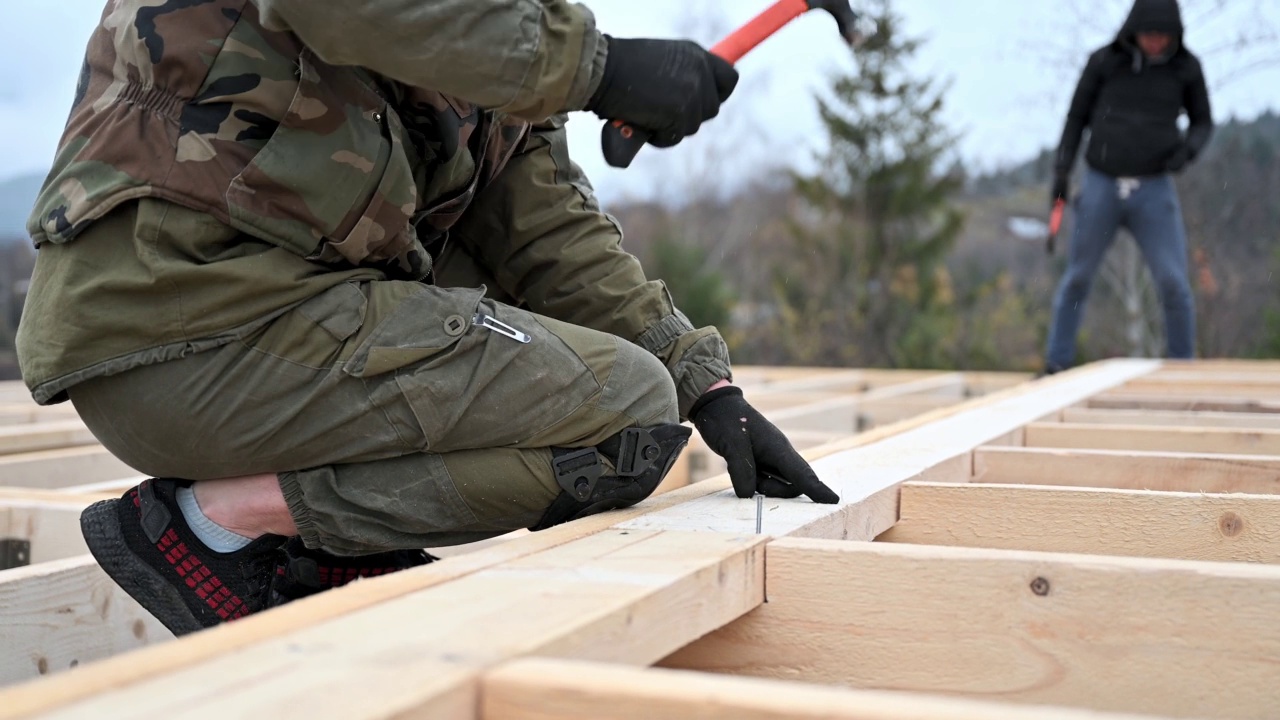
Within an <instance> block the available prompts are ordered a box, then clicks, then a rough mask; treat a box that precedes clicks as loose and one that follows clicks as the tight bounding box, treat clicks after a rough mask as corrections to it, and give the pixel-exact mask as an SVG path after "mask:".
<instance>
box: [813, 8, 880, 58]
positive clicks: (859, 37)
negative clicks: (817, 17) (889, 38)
mask: <svg viewBox="0 0 1280 720" xmlns="http://www.w3.org/2000/svg"><path fill="white" fill-rule="evenodd" d="M806 2H808V4H809V9H810V10H826V11H827V12H829V13H831V16H832V17H834V18H835V19H836V29H837V30H839V31H840V37H843V38H844V41H845V42H847V43H849V45H850V46H851V47H857V46H858V45H861V44H862V41H863V40H865V39H866V38H867V36H868V35H871V34H874V33H875V27H874V23H873V22H872V21H871V19H870V18H864V17H862V16H860V15H858V13H856V12H854V11H853V8H852V7H850V6H849V0H806Z"/></svg>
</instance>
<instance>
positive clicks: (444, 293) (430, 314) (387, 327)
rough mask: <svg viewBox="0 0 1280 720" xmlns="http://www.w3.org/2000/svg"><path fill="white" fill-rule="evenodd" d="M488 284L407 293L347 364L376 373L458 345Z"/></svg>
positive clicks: (364, 373)
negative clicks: (476, 286)
mask: <svg viewBox="0 0 1280 720" xmlns="http://www.w3.org/2000/svg"><path fill="white" fill-rule="evenodd" d="M484 292H485V290H484V288H483V287H481V288H440V287H436V286H434V285H423V286H422V287H421V289H419V290H418V291H417V292H415V293H414V294H412V295H410V296H408V297H406V298H404V299H402V300H400V301H399V303H398V304H397V305H396V307H395V309H393V310H392V311H391V312H390V313H388V314H387V316H386V317H385V319H383V320H382V321H381V322H379V323H378V325H377V327H375V328H374V329H373V331H372V332H371V333H370V334H369V337H367V338H365V340H364V342H362V343H361V344H360V346H359V347H357V348H356V350H355V352H354V353H353V354H352V356H351V358H350V359H349V360H347V362H346V363H345V364H344V365H343V368H342V369H343V371H344V372H346V373H347V374H348V375H353V376H355V377H360V378H371V377H376V376H379V375H383V374H386V373H390V372H393V371H397V370H401V369H403V368H407V367H409V366H411V365H413V366H416V365H418V364H419V363H422V362H424V361H426V360H429V359H431V358H433V357H435V356H437V355H440V354H441V353H445V352H446V351H448V350H449V349H451V348H452V347H453V346H455V345H457V344H458V343H459V342H461V341H462V339H463V338H464V337H465V336H466V335H467V331H468V330H470V329H471V326H472V321H473V319H474V318H475V315H476V311H477V310H478V309H479V306H480V300H481V299H483V298H484Z"/></svg>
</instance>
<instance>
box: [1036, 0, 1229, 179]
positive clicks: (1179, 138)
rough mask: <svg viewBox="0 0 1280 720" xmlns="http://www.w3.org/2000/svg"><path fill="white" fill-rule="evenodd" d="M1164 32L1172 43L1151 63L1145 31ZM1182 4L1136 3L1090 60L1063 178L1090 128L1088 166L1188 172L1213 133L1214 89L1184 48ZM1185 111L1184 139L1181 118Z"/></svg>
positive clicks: (1074, 106)
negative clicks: (1143, 43)
mask: <svg viewBox="0 0 1280 720" xmlns="http://www.w3.org/2000/svg"><path fill="white" fill-rule="evenodd" d="M1144 31H1150V32H1157V31H1158V32H1166V33H1169V34H1170V35H1172V36H1173V38H1174V41H1173V44H1172V45H1171V46H1170V48H1169V50H1168V51H1167V52H1166V53H1165V55H1164V56H1163V57H1160V58H1147V57H1146V56H1145V55H1144V54H1143V53H1142V51H1141V50H1140V49H1139V48H1138V42H1137V34H1138V33H1139V32H1144ZM1183 31H1184V29H1183V25H1182V13H1181V12H1180V11H1179V8H1178V0H1136V1H1135V2H1134V5H1133V10H1132V11H1131V12H1130V13H1129V19H1128V20H1126V21H1125V23H1124V27H1123V28H1122V29H1121V30H1120V33H1119V35H1117V36H1116V39H1115V41H1114V42H1112V43H1110V44H1109V45H1107V46H1106V47H1103V48H1102V49H1100V50H1098V51H1097V52H1095V53H1094V54H1093V55H1092V56H1090V58H1089V64H1088V65H1087V66H1086V67H1085V69H1084V74H1083V75H1082V76H1081V78H1080V84H1079V85H1078V86H1077V87H1076V92H1075V97H1073V98H1072V100H1071V110H1070V111H1069V112H1068V113H1067V125H1066V129H1065V130H1064V131H1063V133H1062V142H1061V144H1059V146H1058V155H1057V162H1056V169H1057V172H1058V175H1059V177H1065V176H1066V175H1068V174H1069V172H1070V170H1071V166H1072V164H1073V163H1074V162H1075V157H1076V152H1077V150H1078V149H1079V147H1080V139H1081V136H1082V134H1083V133H1084V129H1085V128H1086V127H1088V128H1089V130H1090V138H1089V147H1088V149H1087V150H1086V152H1085V161H1086V162H1087V163H1088V164H1089V165H1090V166H1091V167H1093V168H1095V169H1097V170H1099V171H1101V172H1104V173H1106V174H1108V175H1112V176H1115V177H1142V176H1147V175H1159V174H1161V173H1165V172H1170V171H1177V170H1180V169H1182V166H1183V165H1185V164H1186V163H1187V162H1189V161H1190V160H1193V159H1195V157H1196V156H1197V155H1199V154H1200V151H1201V150H1203V149H1204V146H1205V145H1206V144H1207V143H1208V142H1209V137H1210V135H1212V134H1213V116H1212V112H1211V110H1210V107H1209V91H1208V89H1207V88H1206V87H1205V82H1204V73H1203V71H1202V70H1201V68H1200V61H1199V60H1197V59H1196V56H1195V55H1192V54H1191V51H1190V50H1188V49H1187V48H1186V46H1185V45H1184V44H1183V42H1182V37H1183ZM1184 110H1185V111H1186V113H1187V117H1188V119H1189V120H1190V126H1189V127H1188V129H1187V132H1186V135H1185V137H1184V135H1183V133H1182V131H1181V130H1180V129H1179V128H1178V117H1179V116H1180V115H1181V114H1182V112H1183V111H1184Z"/></svg>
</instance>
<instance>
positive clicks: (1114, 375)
mask: <svg viewBox="0 0 1280 720" xmlns="http://www.w3.org/2000/svg"><path fill="white" fill-rule="evenodd" d="M1156 367H1159V363H1157V362H1152V361H1145V360H1122V361H1112V362H1107V363H1100V364H1098V365H1096V366H1092V367H1089V368H1084V369H1081V370H1079V371H1072V372H1068V373H1063V374H1061V375H1058V376H1054V377H1052V378H1049V379H1047V380H1043V381H1040V382H1036V383H1030V384H1028V385H1026V386H1023V387H1018V388H1014V389H1012V390H1010V391H1007V392H1005V393H997V394H994V395H990V396H987V397H984V398H978V399H976V400H973V401H970V402H969V403H966V404H965V405H963V406H961V407H962V408H963V410H957V412H955V413H954V414H952V415H949V416H947V417H945V418H942V419H933V420H932V421H929V422H927V424H924V425H923V426H921V427H917V428H916V429H914V430H909V431H906V432H902V433H899V434H897V435H894V436H892V437H889V438H887V439H885V440H883V441H881V442H877V443H874V444H871V445H866V446H862V447H857V448H854V449H852V450H849V451H847V452H838V453H835V454H832V455H828V456H826V457H823V458H821V459H819V460H817V461H815V462H814V463H813V468H814V471H815V472H816V473H817V474H818V477H819V478H821V479H822V480H823V481H824V482H826V483H827V484H828V485H829V486H831V487H832V489H834V490H835V491H836V492H837V494H839V495H840V497H841V502H840V504H838V505H818V504H816V503H812V502H809V501H808V500H807V499H803V498H802V499H799V500H793V501H770V502H767V503H766V511H765V513H764V525H763V530H764V532H765V533H767V534H771V535H774V536H781V535H800V536H808V537H829V538H845V539H858V540H871V539H873V538H875V537H876V536H877V535H879V534H880V533H882V532H884V531H885V530H888V529H889V528H890V527H892V526H893V523H894V522H895V521H896V520H897V505H898V496H897V488H898V485H900V484H901V483H903V482H906V481H908V480H914V479H919V477H920V475H921V474H923V473H926V472H928V471H929V470H930V469H931V468H933V467H935V466H937V465H939V464H941V463H944V462H948V461H951V460H952V459H954V458H956V457H958V456H965V457H966V458H967V456H968V455H969V453H970V452H971V451H972V450H973V448H974V447H977V446H979V445H982V444H985V443H989V442H992V441H995V440H997V439H999V438H1000V437H1002V436H1005V435H1008V434H1009V433H1012V432H1017V431H1019V429H1020V428H1021V427H1022V426H1024V425H1026V424H1027V423H1029V422H1031V421H1033V420H1035V419H1036V418H1039V417H1042V416H1044V415H1045V414H1046V413H1049V412H1052V411H1054V410H1058V409H1061V408H1063V407H1068V406H1070V405H1072V404H1074V403H1077V402H1080V401H1081V400H1083V399H1085V398H1088V397H1090V396H1091V395H1093V394H1095V393H1097V392H1101V391H1103V390H1105V389H1107V388H1109V387H1113V386H1115V385H1117V384H1120V383H1123V382H1125V381H1127V380H1129V379H1131V378H1134V377H1139V376H1141V375H1143V374H1146V373H1148V372H1151V371H1152V370H1154V369H1155V368H1156ZM921 417H922V418H924V417H928V416H921ZM721 487H722V488H725V489H722V490H720V491H719V492H716V493H714V494H709V495H706V496H703V497H699V498H696V499H692V500H690V501H688V502H686V503H682V504H681V505H679V506H678V507H672V508H669V509H666V510H661V511H658V512H654V513H650V514H647V515H644V516H641V517H637V518H635V519H633V520H630V521H628V522H626V523H624V524H622V525H621V527H627V528H631V529H636V530H643V529H665V530H690V531H708V530H710V531H716V532H731V533H732V532H739V533H752V532H754V531H755V519H756V513H755V504H754V503H751V502H743V501H742V500H740V499H738V498H737V497H736V496H735V495H734V494H733V492H732V490H730V489H728V488H727V483H726V484H725V485H722V486H721Z"/></svg>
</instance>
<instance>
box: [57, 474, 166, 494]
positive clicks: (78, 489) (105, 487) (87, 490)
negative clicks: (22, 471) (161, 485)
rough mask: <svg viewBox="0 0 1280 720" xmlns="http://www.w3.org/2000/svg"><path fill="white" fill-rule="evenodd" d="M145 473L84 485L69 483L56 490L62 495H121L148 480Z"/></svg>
mask: <svg viewBox="0 0 1280 720" xmlns="http://www.w3.org/2000/svg"><path fill="white" fill-rule="evenodd" d="M146 479H147V477H146V476H145V475H134V476H132V477H123V478H117V479H114V480H100V481H98V482H94V483H85V484H83V485H68V486H66V487H61V488H58V489H57V490H55V491H54V492H56V493H58V494H61V495H103V496H107V497H120V496H121V495H123V494H124V493H125V491H126V490H128V489H130V488H132V487H133V486H134V485H137V484H139V483H141V482H142V481H143V480H146Z"/></svg>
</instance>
